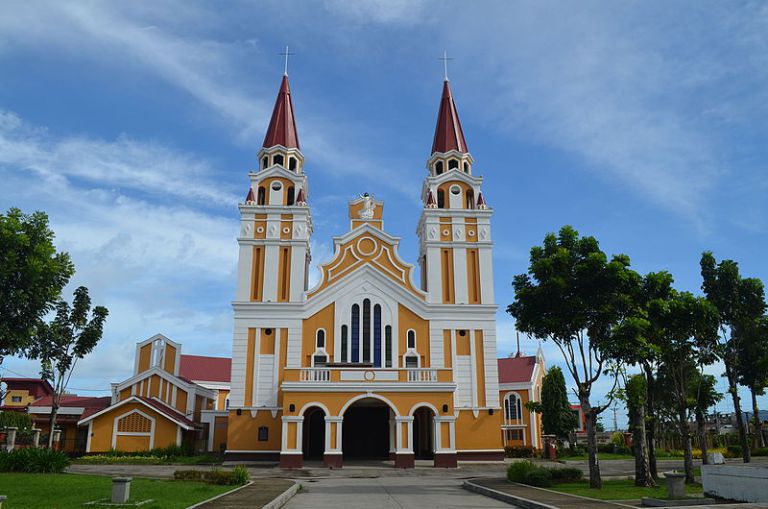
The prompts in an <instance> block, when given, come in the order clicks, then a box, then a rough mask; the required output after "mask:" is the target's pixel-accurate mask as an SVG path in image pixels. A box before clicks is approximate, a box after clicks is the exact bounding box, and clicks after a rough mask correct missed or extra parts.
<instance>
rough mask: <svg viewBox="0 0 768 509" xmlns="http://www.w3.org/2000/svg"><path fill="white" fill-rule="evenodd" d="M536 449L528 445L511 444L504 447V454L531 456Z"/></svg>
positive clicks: (511, 456) (515, 456) (521, 456)
mask: <svg viewBox="0 0 768 509" xmlns="http://www.w3.org/2000/svg"><path fill="white" fill-rule="evenodd" d="M535 455H536V449H534V448H533V447H531V446H530V445H512V446H507V447H505V448H504V456H506V457H507V458H533V457H534V456H535Z"/></svg>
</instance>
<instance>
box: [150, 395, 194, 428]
mask: <svg viewBox="0 0 768 509" xmlns="http://www.w3.org/2000/svg"><path fill="white" fill-rule="evenodd" d="M136 397H137V398H138V399H140V400H141V401H143V402H144V403H146V404H147V405H149V406H151V407H152V408H154V409H155V410H157V411H158V412H160V413H161V414H164V415H166V416H168V417H170V418H171V419H174V420H176V421H178V422H181V423H183V424H186V425H187V426H190V427H194V425H195V423H194V422H193V421H191V420H189V419H188V418H187V417H186V416H185V415H184V414H182V413H180V412H177V411H176V410H175V409H173V408H171V407H169V406H168V405H166V404H165V403H163V402H162V401H159V400H156V399H151V398H145V397H144V396H136Z"/></svg>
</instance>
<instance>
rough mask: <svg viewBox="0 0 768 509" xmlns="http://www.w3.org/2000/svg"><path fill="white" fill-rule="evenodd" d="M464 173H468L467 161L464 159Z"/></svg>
mask: <svg viewBox="0 0 768 509" xmlns="http://www.w3.org/2000/svg"><path fill="white" fill-rule="evenodd" d="M464 173H469V163H468V162H466V161H464Z"/></svg>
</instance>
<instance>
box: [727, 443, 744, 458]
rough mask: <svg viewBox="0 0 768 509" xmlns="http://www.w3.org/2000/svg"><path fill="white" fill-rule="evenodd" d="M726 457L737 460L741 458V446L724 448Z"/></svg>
mask: <svg viewBox="0 0 768 509" xmlns="http://www.w3.org/2000/svg"><path fill="white" fill-rule="evenodd" d="M726 456H728V457H729V458H738V457H739V456H741V446H740V445H729V446H728V447H727V448H726Z"/></svg>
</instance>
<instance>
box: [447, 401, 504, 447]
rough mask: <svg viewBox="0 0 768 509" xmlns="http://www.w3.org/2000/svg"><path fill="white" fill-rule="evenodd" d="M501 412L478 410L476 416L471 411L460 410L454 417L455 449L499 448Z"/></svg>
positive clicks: (500, 445) (500, 444)
mask: <svg viewBox="0 0 768 509" xmlns="http://www.w3.org/2000/svg"><path fill="white" fill-rule="evenodd" d="M501 419H502V413H501V412H500V411H494V412H493V415H490V412H489V411H488V410H480V412H479V414H478V416H477V418H475V416H474V415H473V414H472V412H471V411H467V410H462V411H460V412H459V417H458V419H456V449H458V450H462V449H501V448H502V446H503V445H502V443H501V433H499V430H500V429H501Z"/></svg>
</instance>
